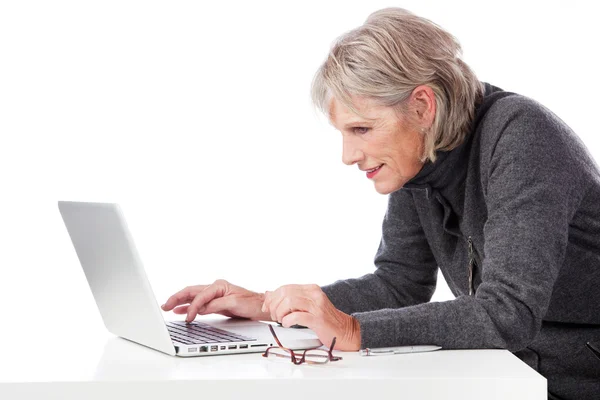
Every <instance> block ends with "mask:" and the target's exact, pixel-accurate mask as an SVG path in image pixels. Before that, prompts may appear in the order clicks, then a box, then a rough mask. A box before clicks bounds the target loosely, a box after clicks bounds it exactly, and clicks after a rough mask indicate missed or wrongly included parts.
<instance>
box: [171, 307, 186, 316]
mask: <svg viewBox="0 0 600 400" xmlns="http://www.w3.org/2000/svg"><path fill="white" fill-rule="evenodd" d="M188 307H189V306H187V305H186V306H179V307H175V308H174V309H173V312H174V313H175V314H180V315H181V314H187V310H188Z"/></svg>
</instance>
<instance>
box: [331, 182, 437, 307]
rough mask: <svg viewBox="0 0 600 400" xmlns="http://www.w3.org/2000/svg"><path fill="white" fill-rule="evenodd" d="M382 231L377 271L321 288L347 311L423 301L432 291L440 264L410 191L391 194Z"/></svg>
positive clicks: (338, 305) (333, 301) (376, 258)
mask: <svg viewBox="0 0 600 400" xmlns="http://www.w3.org/2000/svg"><path fill="white" fill-rule="evenodd" d="M382 231H383V232H382V238H381V242H380V245H379V249H378V250H377V254H376V256H375V266H376V270H375V272H373V273H371V274H367V275H365V276H363V277H361V278H358V279H346V280H340V281H337V282H335V283H333V284H331V285H328V286H323V287H322V288H321V289H322V290H323V291H324V292H325V294H326V295H327V297H328V298H329V300H330V301H331V302H332V303H333V304H334V305H335V306H336V308H338V309H339V310H341V311H343V312H345V313H348V314H351V313H356V312H366V311H372V310H379V309H387V308H398V307H404V306H410V305H414V304H420V303H424V302H427V301H429V300H430V299H431V296H432V295H433V292H434V290H435V284H436V278H437V264H436V262H435V260H434V258H433V255H432V253H431V249H430V248H429V244H428V243H427V240H426V238H425V234H424V233H423V229H422V228H421V225H420V221H419V218H418V215H417V211H416V210H415V206H414V200H413V197H412V194H411V193H410V191H408V190H399V191H396V192H394V193H392V194H391V195H390V196H389V200H388V208H387V211H386V214H385V217H384V220H383V229H382Z"/></svg>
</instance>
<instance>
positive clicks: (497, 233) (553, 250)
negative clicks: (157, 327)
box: [163, 8, 600, 399]
mask: <svg viewBox="0 0 600 400" xmlns="http://www.w3.org/2000/svg"><path fill="white" fill-rule="evenodd" d="M460 53H461V48H460V45H459V44H458V42H457V41H456V39H455V38H454V37H453V36H451V35H450V34H448V33H447V32H445V31H444V30H442V29H441V28H440V27H438V26H437V25H435V24H433V23H432V22H430V21H428V20H426V19H423V18H420V17H418V16H415V15H413V14H411V13H410V12H407V11H405V10H402V9H396V8H394V9H384V10H381V11H378V12H375V13H374V14H372V15H371V16H369V18H368V19H367V21H366V22H365V23H364V25H362V26H360V27H359V28H357V29H355V30H353V31H351V32H349V33H347V34H345V35H343V36H342V37H340V38H339V39H338V40H337V41H336V43H335V44H334V46H333V48H332V49H331V52H330V53H329V56H328V57H327V59H326V61H325V62H324V64H323V65H322V66H321V67H320V69H319V70H318V72H317V74H316V77H315V79H314V83H313V88H312V94H313V100H314V102H315V104H316V105H317V106H318V107H320V108H321V109H322V110H323V111H324V112H325V113H326V114H327V115H328V116H329V118H330V120H331V123H332V124H333V125H334V126H335V128H336V129H338V130H339V131H340V132H341V134H342V137H343V161H344V163H346V164H348V165H354V164H356V166H357V167H358V168H359V169H360V170H361V171H364V172H365V173H366V175H367V178H369V179H371V180H373V183H374V185H375V190H377V191H378V192H379V193H381V194H389V205H388V209H387V213H386V215H385V218H384V221H383V234H382V239H381V244H380V246H379V249H378V251H377V254H376V257H375V265H376V270H375V272H373V273H371V274H368V275H365V276H363V277H361V278H358V279H348V280H343V281H338V282H335V283H333V284H331V285H328V286H324V287H319V286H316V285H287V286H283V287H280V288H279V289H277V290H275V291H272V292H267V293H266V294H261V293H255V292H251V291H248V290H245V289H242V288H240V287H237V286H234V285H232V284H230V283H228V282H226V281H222V280H219V281H217V282H215V283H213V284H212V285H199V286H192V287H188V288H186V289H184V290H182V291H180V292H179V293H177V294H175V295H173V296H172V297H171V298H169V300H168V301H167V303H166V304H165V305H164V306H163V309H164V310H173V309H174V311H175V312H176V313H179V314H187V320H192V319H193V318H195V316H196V315H197V314H209V313H220V314H223V315H227V316H237V317H244V318H252V319H257V320H272V321H279V322H281V323H282V324H283V325H284V326H291V325H294V324H300V325H305V326H307V327H309V328H311V329H312V330H314V331H315V333H316V334H317V335H318V336H319V338H320V339H321V341H322V342H323V343H330V342H331V339H332V338H333V337H334V336H335V337H337V345H336V348H338V349H340V350H346V351H354V350H358V349H359V348H361V347H362V348H365V347H371V348H373V347H388V346H399V345H411V344H436V345H440V346H442V347H443V348H446V349H481V348H501V349H508V350H510V351H512V352H514V353H515V354H516V355H517V356H518V357H520V358H521V359H522V360H523V361H525V362H526V363H528V364H529V365H530V366H531V367H533V368H535V369H536V370H538V371H539V372H540V373H541V374H542V375H544V376H545V377H546V378H547V379H548V386H549V391H550V392H551V393H552V394H551V395H550V396H557V397H558V398H565V399H591V398H596V399H597V398H600V360H598V359H597V358H595V356H594V354H593V353H592V352H591V351H590V350H588V349H587V348H586V342H588V341H592V342H593V341H597V340H598V339H600V207H599V204H600V203H599V200H600V173H599V171H598V168H597V166H596V165H595V163H594V161H593V159H592V158H591V156H590V155H589V154H588V152H587V151H586V149H585V147H584V145H583V144H582V143H581V142H580V141H579V139H578V138H577V136H576V135H575V134H574V133H573V132H572V131H571V129H569V127H568V126H567V125H565V123H564V122H562V121H561V120H560V119H559V118H558V117H556V116H555V115H554V114H553V113H552V112H550V111H549V110H548V109H546V108H544V107H543V106H542V105H540V104H538V103H536V102H535V101H533V100H531V99H528V98H526V97H523V96H520V95H517V94H514V93H509V92H505V91H503V90H502V89H499V88H497V87H494V86H492V85H489V84H484V83H481V82H480V81H478V80H477V77H476V76H475V74H474V73H473V71H471V69H470V68H469V67H468V66H467V65H466V64H465V63H464V62H463V61H462V60H461V59H460ZM438 269H439V270H441V271H442V273H443V274H444V277H445V278H446V281H447V282H448V285H449V287H450V289H451V290H452V292H453V294H454V295H455V296H456V298H455V299H454V300H451V301H444V302H429V300H430V299H431V296H432V294H433V292H434V289H435V285H436V276H437V271H438Z"/></svg>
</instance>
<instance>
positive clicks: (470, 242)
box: [467, 236, 475, 296]
mask: <svg viewBox="0 0 600 400" xmlns="http://www.w3.org/2000/svg"><path fill="white" fill-rule="evenodd" d="M467 244H468V245H469V296H472V295H473V293H474V292H475V290H474V289H473V269H474V268H475V252H474V251H473V239H472V238H471V236H469V239H468V240H467Z"/></svg>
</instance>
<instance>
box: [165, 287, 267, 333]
mask: <svg viewBox="0 0 600 400" xmlns="http://www.w3.org/2000/svg"><path fill="white" fill-rule="evenodd" d="M263 301H264V295H263V294H261V293H256V292H251V291H250V290H247V289H244V288H242V287H239V286H236V285H233V284H231V283H229V282H227V281H225V280H223V279H219V280H216V281H215V282H214V283H213V284H212V285H197V286H188V287H186V288H185V289H183V290H180V291H179V292H177V293H175V294H174V295H173V296H171V297H169V299H168V300H167V302H166V303H165V304H163V305H162V306H161V308H162V309H163V310H164V311H170V310H173V312H174V313H175V314H187V316H186V318H185V320H186V321H187V322H191V321H193V320H194V318H196V315H206V314H221V315H225V316H226V317H239V318H249V319H253V320H263V321H269V320H270V317H269V314H268V313H263V312H261V306H262V304H263Z"/></svg>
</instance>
